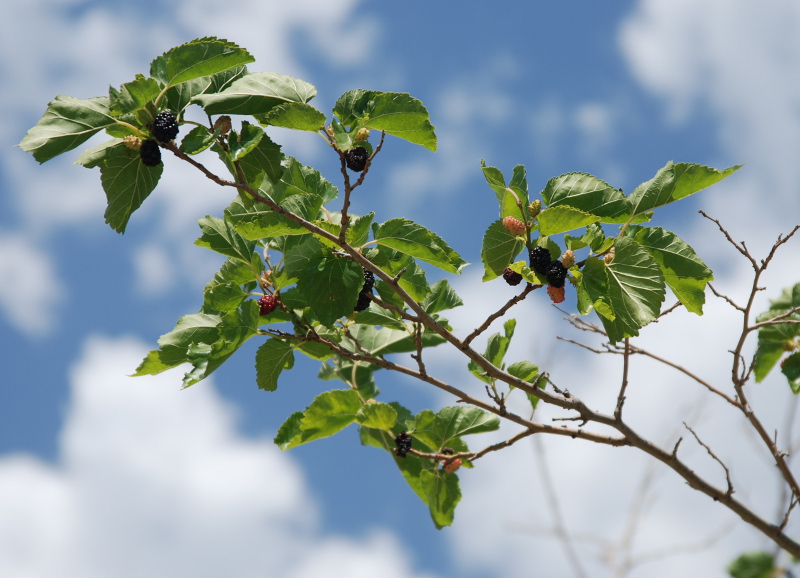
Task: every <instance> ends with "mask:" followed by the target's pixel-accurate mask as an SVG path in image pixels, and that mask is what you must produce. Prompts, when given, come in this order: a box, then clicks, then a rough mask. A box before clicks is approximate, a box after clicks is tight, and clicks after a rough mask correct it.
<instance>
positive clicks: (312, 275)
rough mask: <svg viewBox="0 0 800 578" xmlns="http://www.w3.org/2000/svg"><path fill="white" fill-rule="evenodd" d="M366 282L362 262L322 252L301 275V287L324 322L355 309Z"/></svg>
mask: <svg viewBox="0 0 800 578" xmlns="http://www.w3.org/2000/svg"><path fill="white" fill-rule="evenodd" d="M363 285H364V273H363V271H362V269H361V265H359V264H357V263H353V262H352V261H348V260H347V259H342V258H339V257H334V256H332V255H330V254H326V253H322V254H321V255H320V258H318V259H316V260H313V261H312V262H311V263H310V266H309V267H308V268H306V269H303V270H302V271H300V272H299V273H298V275H297V289H298V291H299V292H300V293H301V294H302V295H303V297H304V301H305V303H306V307H310V308H311V310H312V311H314V314H315V315H316V316H317V319H319V321H320V323H322V324H323V325H327V326H330V325H332V324H333V323H334V322H335V321H336V320H337V319H339V318H340V317H346V316H348V315H350V314H352V313H353V308H354V307H355V305H356V302H357V301H358V292H359V291H360V290H361V287H363Z"/></svg>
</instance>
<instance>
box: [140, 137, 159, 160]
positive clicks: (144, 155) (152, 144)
mask: <svg viewBox="0 0 800 578" xmlns="http://www.w3.org/2000/svg"><path fill="white" fill-rule="evenodd" d="M139 157H141V159H142V164H144V166H146V167H155V166H157V165H159V164H160V163H161V149H160V148H158V143H157V142H156V141H154V140H153V139H151V138H150V139H147V140H146V141H142V148H140V149H139Z"/></svg>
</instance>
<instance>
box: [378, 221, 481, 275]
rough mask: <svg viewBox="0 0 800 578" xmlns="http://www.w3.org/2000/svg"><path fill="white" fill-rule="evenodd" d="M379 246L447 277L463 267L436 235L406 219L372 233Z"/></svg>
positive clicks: (464, 263)
mask: <svg viewBox="0 0 800 578" xmlns="http://www.w3.org/2000/svg"><path fill="white" fill-rule="evenodd" d="M373 235H374V237H375V241H376V242H377V243H378V244H379V245H383V246H386V247H390V248H392V249H395V250H396V251H400V252H401V253H405V254H407V255H411V256H412V257H416V258H417V259H420V260H422V261H425V262H426V263H430V264H431V265H434V266H436V267H439V268H440V269H443V270H445V271H447V272H448V273H461V269H463V268H464V267H466V265H467V263H466V261H464V260H463V259H462V258H461V257H460V256H459V255H458V253H456V252H455V251H454V250H453V249H451V248H450V246H449V245H448V244H447V243H446V242H445V241H444V240H443V239H442V238H441V237H439V236H438V235H436V234H435V233H432V232H431V231H429V230H428V229H426V228H425V227H423V226H422V225H419V224H417V223H415V222H413V221H409V220H408V219H402V218H397V219H390V220H388V221H386V222H385V223H382V224H381V225H379V226H377V227H375V228H374V230H373Z"/></svg>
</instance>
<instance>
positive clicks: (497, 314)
mask: <svg viewBox="0 0 800 578" xmlns="http://www.w3.org/2000/svg"><path fill="white" fill-rule="evenodd" d="M539 287H541V285H532V284H530V283H528V284H527V285H526V286H525V289H523V290H522V293H520V294H519V295H515V296H514V297H512V298H511V299H509V300H508V301H507V302H506V304H505V305H503V306H502V307H501V308H500V309H498V310H497V311H495V312H494V313H492V314H491V315H489V317H487V318H486V321H484V322H483V323H481V325H480V327H478V328H477V329H475V331H473V332H472V333H470V334H469V335H468V336H467V337H466V338H465V339H464V341H463V343H464V345H465V346H469V344H470V343H472V341H473V340H474V339H475V338H476V337H478V335H480V334H481V333H483V332H484V331H486V330H487V329H488V328H489V326H490V325H491V324H492V322H493V321H494V320H496V319H499V318H500V317H502V316H503V315H505V314H506V311H508V310H509V309H511V308H512V307H513V306H514V305H516V304H517V303H519V302H520V301H522V300H523V299H525V297H527V296H528V293H530V292H531V291H533V290H534V289H538V288H539Z"/></svg>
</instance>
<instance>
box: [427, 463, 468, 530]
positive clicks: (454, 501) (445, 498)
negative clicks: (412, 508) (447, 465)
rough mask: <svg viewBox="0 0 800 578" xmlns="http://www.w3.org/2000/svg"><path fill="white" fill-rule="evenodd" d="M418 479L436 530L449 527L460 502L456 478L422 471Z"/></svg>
mask: <svg viewBox="0 0 800 578" xmlns="http://www.w3.org/2000/svg"><path fill="white" fill-rule="evenodd" d="M419 479H420V484H421V486H422V489H423V491H424V492H425V495H426V503H427V504H428V508H429V509H430V513H431V519H433V523H434V524H435V525H436V528H437V529H441V528H443V527H445V526H450V525H451V524H452V523H453V517H454V516H455V510H456V506H457V505H458V502H460V501H461V489H460V488H459V485H458V476H457V475H456V474H448V473H446V472H444V471H442V470H434V471H431V470H422V471H421V472H420V477H419Z"/></svg>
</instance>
